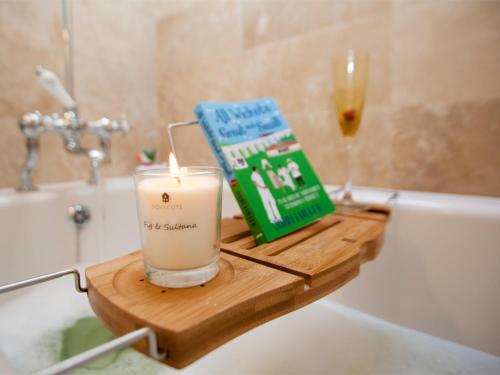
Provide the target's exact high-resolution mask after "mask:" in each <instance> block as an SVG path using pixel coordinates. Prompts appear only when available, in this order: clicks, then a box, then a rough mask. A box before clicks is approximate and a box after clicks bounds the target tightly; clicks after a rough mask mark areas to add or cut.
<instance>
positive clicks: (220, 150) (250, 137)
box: [195, 98, 335, 244]
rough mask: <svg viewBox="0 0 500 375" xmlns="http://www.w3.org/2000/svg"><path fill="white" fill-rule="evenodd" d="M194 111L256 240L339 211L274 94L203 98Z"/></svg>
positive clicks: (266, 239)
mask: <svg viewBox="0 0 500 375" xmlns="http://www.w3.org/2000/svg"><path fill="white" fill-rule="evenodd" d="M195 114H196V117H197V118H198V121H199V122H200V124H201V125H202V128H203V131H204V133H205V136H206V137H207V139H208V141H209V144H210V146H211V148H212V150H213V152H214V154H215V156H216V158H217V160H218V161H219V164H220V165H221V167H222V169H223V170H224V175H225V177H226V179H227V181H228V182H229V184H230V186H231V189H232V191H233V193H234V195H235V198H236V200H237V202H238V204H239V205H240V208H241V210H242V212H243V215H244V216H245V219H246V220H247V222H248V225H249V227H250V230H251V232H252V234H253V235H254V237H255V240H256V243H257V244H261V243H264V242H269V241H272V240H274V239H276V238H279V237H281V236H283V235H285V234H288V233H290V232H293V231H295V230H297V229H299V228H301V227H303V226H305V225H308V224H310V223H312V222H314V221H315V220H317V219H319V218H321V217H323V216H325V215H327V214H329V213H331V212H333V211H334V209H335V208H334V205H333V203H332V202H331V200H330V199H329V197H328V195H327V193H326V192H325V190H324V188H323V185H322V184H321V182H320V181H319V179H318V177H317V175H316V173H315V172H314V170H313V168H312V167H311V165H310V164H309V162H308V160H307V158H306V155H305V154H304V152H303V151H302V149H301V147H300V144H299V143H298V142H297V139H296V138H295V136H294V134H293V132H292V131H291V129H290V127H289V126H288V124H287V122H286V121H285V119H284V118H283V116H282V115H281V113H280V111H279V109H278V107H277V105H276V103H275V102H274V100H273V99H272V98H264V99H258V100H250V101H242V102H237V103H200V104H198V105H197V106H196V108H195Z"/></svg>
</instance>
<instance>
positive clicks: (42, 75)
mask: <svg viewBox="0 0 500 375" xmlns="http://www.w3.org/2000/svg"><path fill="white" fill-rule="evenodd" d="M36 74H37V76H38V80H39V81H40V84H41V85H42V87H43V88H44V89H45V90H47V91H48V92H49V93H51V94H52V96H54V97H55V98H56V99H57V100H59V101H60V102H61V103H62V105H63V106H64V108H65V109H67V110H72V109H75V108H76V103H75V101H74V100H73V98H72V97H71V96H70V95H69V94H68V92H67V91H66V89H65V88H64V86H63V85H62V83H61V81H60V80H59V78H58V77H57V75H56V74H55V73H54V72H53V71H51V70H48V69H45V68H44V67H43V66H41V65H37V66H36Z"/></svg>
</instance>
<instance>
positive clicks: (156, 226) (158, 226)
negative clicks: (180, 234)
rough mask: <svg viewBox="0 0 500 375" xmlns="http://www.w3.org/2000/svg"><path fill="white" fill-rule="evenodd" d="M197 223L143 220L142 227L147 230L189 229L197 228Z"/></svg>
mask: <svg viewBox="0 0 500 375" xmlns="http://www.w3.org/2000/svg"><path fill="white" fill-rule="evenodd" d="M197 228H198V225H197V224H196V223H192V224H162V223H158V222H151V221H147V220H144V229H147V230H149V231H152V230H160V231H168V230H190V229H197Z"/></svg>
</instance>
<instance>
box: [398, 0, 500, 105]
mask: <svg viewBox="0 0 500 375" xmlns="http://www.w3.org/2000/svg"><path fill="white" fill-rule="evenodd" d="M499 45H500V2H498V1H468V0H459V1H452V2H444V1H414V2H412V1H401V2H395V22H394V69H395V80H396V82H395V103H397V104H398V105H439V104H452V103H454V102H455V101H469V100H485V99H491V98H497V97H500V74H499V71H498V69H499V68H498V67H499V66H500V48H498V46H499Z"/></svg>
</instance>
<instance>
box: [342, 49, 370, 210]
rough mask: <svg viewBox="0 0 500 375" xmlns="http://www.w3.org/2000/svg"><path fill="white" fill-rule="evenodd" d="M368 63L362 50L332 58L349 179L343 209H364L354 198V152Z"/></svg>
mask: <svg viewBox="0 0 500 375" xmlns="http://www.w3.org/2000/svg"><path fill="white" fill-rule="evenodd" d="M368 64H369V58H368V54H367V53H365V52H361V51H354V50H349V51H347V52H346V53H344V54H342V55H338V56H336V57H335V58H334V59H333V97H334V101H335V107H336V109H337V118H338V122H339V124H340V128H341V130H342V135H343V136H344V139H345V145H346V158H347V179H346V182H345V184H344V188H343V196H342V201H341V202H340V203H341V205H342V206H343V208H344V209H352V210H362V209H364V207H365V206H363V205H360V204H357V203H355V202H354V201H353V198H352V175H351V158H352V155H351V153H352V143H353V139H354V137H355V136H356V133H357V131H358V129H359V125H360V122H361V114H362V112H363V107H364V105H365V97H366V87H367V83H368Z"/></svg>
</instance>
